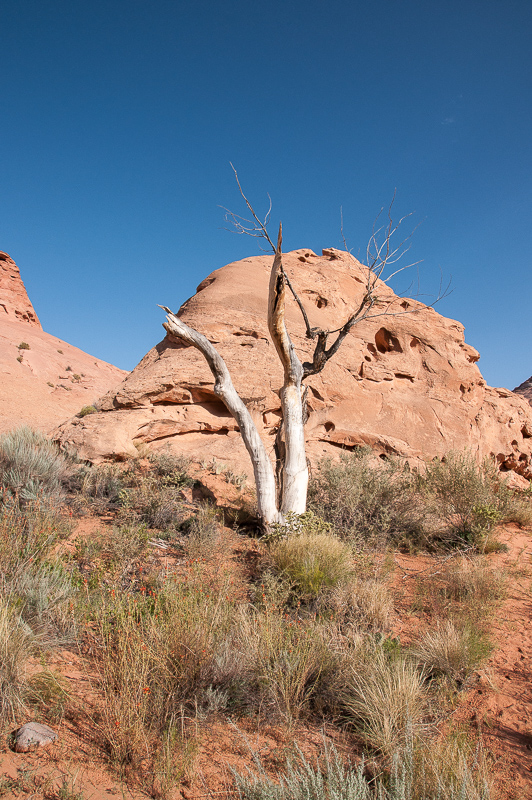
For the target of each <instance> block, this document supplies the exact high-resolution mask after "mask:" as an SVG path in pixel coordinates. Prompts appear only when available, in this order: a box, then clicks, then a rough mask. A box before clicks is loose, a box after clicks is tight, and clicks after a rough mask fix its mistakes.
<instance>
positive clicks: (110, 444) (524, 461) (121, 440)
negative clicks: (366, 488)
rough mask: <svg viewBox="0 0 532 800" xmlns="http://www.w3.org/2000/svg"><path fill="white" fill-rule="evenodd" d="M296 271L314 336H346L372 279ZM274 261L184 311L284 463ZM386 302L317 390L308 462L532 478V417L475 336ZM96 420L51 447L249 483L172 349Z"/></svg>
mask: <svg viewBox="0 0 532 800" xmlns="http://www.w3.org/2000/svg"><path fill="white" fill-rule="evenodd" d="M283 263H284V265H285V269H286V271H287V273H288V275H289V277H290V279H291V281H292V283H293V285H294V286H295V287H296V289H297V291H298V293H299V294H300V296H301V298H302V299H303V301H304V303H305V304H306V306H307V309H308V314H309V318H310V323H311V325H315V326H319V327H321V328H328V329H335V328H338V327H339V326H341V325H342V324H343V322H344V321H345V320H346V318H347V317H348V315H349V312H350V310H352V309H353V308H356V307H357V306H358V304H359V303H360V300H361V298H362V297H363V294H364V292H365V280H366V269H365V268H364V267H363V265H361V264H360V263H359V262H358V261H356V259H354V258H353V257H352V256H351V255H349V254H348V253H346V252H342V251H339V250H335V249H328V250H324V251H323V253H322V255H316V254H315V253H313V252H312V251H310V250H305V249H303V250H296V251H293V252H291V253H287V254H285V255H284V256H283ZM271 264H272V258H271V257H268V256H259V257H255V258H247V259H244V260H242V261H238V262H235V263H233V264H229V265H228V266H226V267H223V268H222V269H218V270H216V271H215V272H213V273H212V274H211V275H209V276H208V277H207V278H206V279H205V280H204V281H203V282H202V283H201V284H200V285H199V286H198V289H197V293H196V294H195V295H194V297H192V298H191V299H189V300H187V302H186V303H184V305H183V306H182V307H181V309H180V312H179V314H180V316H181V317H182V318H183V319H184V321H185V322H186V323H187V324H189V325H191V326H192V327H194V328H196V329H197V330H199V331H201V332H202V333H204V334H205V335H206V336H207V337H208V338H209V339H210V341H211V342H213V343H214V344H215V346H216V347H217V348H218V350H219V352H220V353H221V355H222V356H223V357H224V359H225V360H226V362H227V365H228V367H229V370H230V372H231V374H232V377H233V382H234V384H235V387H236V389H237V391H238V392H239V393H240V396H241V397H242V398H243V399H244V401H245V402H246V404H247V406H248V408H249V409H250V411H251V413H252V415H253V417H254V419H255V421H256V423H257V426H258V428H259V431H260V433H261V435H262V436H263V438H264V440H265V442H266V443H267V446H269V447H270V450H271V452H272V453H273V442H274V439H275V435H276V433H277V431H278V428H279V422H280V416H281V411H280V401H279V394H278V392H279V388H280V386H281V385H282V370H281V366H280V363H279V361H278V359H277V356H276V353H275V349H274V347H273V345H272V344H271V342H270V339H269V335H268V327H267V319H266V307H267V295H268V281H269V273H270V269H271ZM378 295H379V298H380V301H381V303H382V305H381V308H382V309H383V310H384V311H385V310H386V309H387V308H388V307H389V304H390V303H393V310H394V311H395V312H396V313H395V315H392V316H391V315H388V314H386V313H384V314H383V315H382V316H380V317H377V318H374V319H368V320H365V321H363V322H361V323H359V324H358V325H356V326H355V327H354V328H353V329H352V331H351V333H350V334H349V336H348V337H347V338H346V340H345V341H344V343H343V345H342V348H341V349H340V350H339V352H338V353H337V354H336V356H335V357H334V358H333V359H332V360H331V361H330V362H329V363H328V364H327V366H326V367H325V369H324V371H323V372H322V373H321V374H319V375H316V376H313V377H311V378H309V379H308V381H307V384H308V412H309V417H308V422H307V425H306V438H307V452H308V455H309V458H310V459H311V461H315V460H316V459H319V458H320V457H323V456H326V455H332V454H337V453H338V451H339V449H351V448H353V447H356V446H359V445H370V446H371V447H372V448H374V450H376V451H377V452H378V453H380V454H397V455H400V456H403V457H407V458H409V459H411V460H415V459H422V458H433V457H434V456H442V455H444V453H446V452H448V451H449V450H463V449H464V448H466V447H467V448H469V449H471V450H472V451H474V452H475V453H476V454H477V455H478V457H479V458H481V457H483V456H486V455H493V456H495V457H496V458H497V459H498V461H499V464H500V465H501V468H502V469H503V470H508V469H514V470H516V471H519V472H520V474H522V475H525V476H526V477H530V475H531V454H532V409H531V408H530V406H529V405H528V403H527V402H526V401H525V400H524V399H523V398H520V397H519V396H517V395H515V394H513V393H512V392H509V391H508V390H507V389H496V388H491V387H489V386H487V385H486V382H485V380H484V379H483V377H482V375H481V373H480V371H479V369H478V366H477V361H478V359H479V354H478V352H477V351H476V350H475V349H474V348H473V347H471V346H469V345H468V344H466V343H465V341H464V328H463V326H462V325H461V324H460V323H459V322H455V321H454V320H452V319H447V318H445V317H443V316H441V315H440V314H438V313H437V312H436V311H435V310H433V309H429V308H426V307H425V306H423V305H422V304H421V303H418V302H416V301H415V300H407V299H402V298H398V297H397V296H396V295H394V293H393V292H392V290H391V289H390V288H389V287H388V286H387V285H385V284H379V286H378ZM286 321H287V326H288V328H289V330H290V333H291V336H292V339H293V342H294V345H295V347H296V350H297V351H298V353H299V355H300V357H302V360H305V359H307V358H308V357H309V355H310V352H311V349H312V343H311V342H309V340H308V339H306V338H305V329H304V326H303V323H302V320H301V315H300V312H299V309H298V308H297V306H296V304H295V302H293V301H292V300H289V301H288V305H287V311H286ZM99 409H100V410H99V413H97V414H93V415H91V416H89V417H86V418H83V419H72V420H70V421H68V422H67V423H65V424H63V425H62V426H61V427H60V428H59V429H58V430H57V431H55V432H54V436H55V437H57V438H58V439H59V440H61V441H62V442H64V443H65V444H69V445H71V446H73V447H75V448H76V449H77V450H78V451H79V452H80V455H81V456H82V457H83V458H87V459H89V460H92V461H99V460H102V459H106V458H115V459H123V458H127V457H129V456H132V455H135V454H136V452H137V448H138V446H139V445H141V444H142V445H148V446H149V447H151V448H162V447H166V446H170V447H171V448H172V449H175V450H176V451H180V452H183V453H186V454H189V455H190V456H192V457H193V458H194V459H195V460H196V461H203V462H208V461H209V460H212V458H215V459H218V460H221V461H222V462H224V463H226V464H228V465H229V466H231V467H232V468H233V469H239V470H242V471H244V472H247V474H249V475H250V474H251V472H252V470H251V464H250V462H249V458H248V456H247V453H246V451H245V448H244V445H243V443H242V441H241V438H240V435H239V432H238V428H237V425H236V422H235V420H234V419H233V418H232V417H231V416H230V415H229V413H228V411H227V410H226V408H225V406H224V405H223V404H222V402H221V401H220V400H219V398H218V397H217V396H216V395H215V394H214V391H213V378H212V375H211V373H210V371H209V368H208V366H207V364H206V363H205V360H204V359H203V357H202V355H201V354H200V353H199V352H198V351H197V350H195V349H194V348H193V347H189V346H187V345H185V344H183V343H182V342H180V341H174V340H172V339H170V338H169V337H166V338H165V339H163V340H162V341H161V342H160V343H159V344H158V345H157V346H156V347H154V348H153V349H152V350H151V351H150V352H149V353H148V354H147V355H146V356H145V357H144V358H143V359H142V361H141V362H140V363H139V364H138V366H137V367H136V368H135V369H134V370H133V372H132V373H130V374H129V375H128V376H127V377H126V378H125V380H124V381H123V382H122V383H121V384H120V386H119V387H118V389H117V390H113V391H111V392H109V393H108V394H107V395H106V396H105V397H104V398H103V399H102V401H101V402H100V404H99Z"/></svg>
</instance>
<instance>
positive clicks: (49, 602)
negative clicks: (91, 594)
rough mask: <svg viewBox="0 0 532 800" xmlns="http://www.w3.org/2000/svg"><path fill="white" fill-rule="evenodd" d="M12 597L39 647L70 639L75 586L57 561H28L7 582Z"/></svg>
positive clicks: (72, 635) (61, 642) (74, 633)
mask: <svg viewBox="0 0 532 800" xmlns="http://www.w3.org/2000/svg"><path fill="white" fill-rule="evenodd" d="M9 593H10V599H11V601H12V602H13V603H14V604H15V605H16V607H17V610H18V612H19V614H20V617H21V619H22V620H23V621H24V622H25V623H26V625H27V626H28V627H29V628H30V629H31V631H32V633H33V634H34V636H35V638H36V641H37V642H38V644H39V647H41V648H42V647H51V646H55V645H65V644H68V643H71V642H72V641H74V639H75V635H76V620H75V618H74V616H73V614H72V613H71V610H72V607H73V602H72V600H73V597H74V595H75V588H74V586H73V584H72V580H71V577H70V575H69V574H68V573H67V572H66V571H65V570H64V568H63V567H62V566H61V565H60V564H53V565H52V564H46V563H41V564H37V565H33V564H30V565H29V567H28V568H27V569H25V570H24V571H20V570H19V571H18V573H17V574H16V575H14V576H13V578H12V580H11V581H10V582H9Z"/></svg>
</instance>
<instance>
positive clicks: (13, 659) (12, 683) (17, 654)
mask: <svg viewBox="0 0 532 800" xmlns="http://www.w3.org/2000/svg"><path fill="white" fill-rule="evenodd" d="M34 648H35V637H34V636H33V634H32V632H31V630H30V628H29V627H28V626H27V625H26V624H25V623H24V621H23V620H22V618H21V616H20V614H19V613H18V611H17V610H16V609H15V608H14V607H13V605H12V604H11V603H10V602H9V601H8V599H7V598H5V597H1V596H0V723H4V722H6V721H10V722H12V721H13V720H14V719H15V716H16V713H17V711H19V709H20V708H21V706H22V705H23V704H24V696H25V692H26V689H27V675H26V662H27V660H28V658H29V656H30V655H31V654H32V652H33V651H34Z"/></svg>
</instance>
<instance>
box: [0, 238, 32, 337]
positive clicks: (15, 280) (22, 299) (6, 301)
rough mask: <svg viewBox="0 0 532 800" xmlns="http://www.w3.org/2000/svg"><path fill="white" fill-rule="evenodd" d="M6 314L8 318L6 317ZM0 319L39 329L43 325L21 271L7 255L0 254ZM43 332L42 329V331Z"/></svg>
mask: <svg viewBox="0 0 532 800" xmlns="http://www.w3.org/2000/svg"><path fill="white" fill-rule="evenodd" d="M4 314H6V315H7V317H4ZM0 319H1V320H4V319H7V320H8V321H9V322H13V321H14V320H16V321H18V322H27V323H28V324H30V325H33V326H35V327H37V328H41V323H40V322H39V319H38V317H37V314H36V313H35V311H34V308H33V306H32V304H31V301H30V298H29V297H28V293H27V291H26V287H25V286H24V283H23V281H22V278H21V277H20V270H19V268H18V267H17V265H16V264H15V262H14V261H13V259H12V258H10V256H8V254H7V253H2V252H0ZM41 330H42V329H41Z"/></svg>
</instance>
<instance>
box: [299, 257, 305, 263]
mask: <svg viewBox="0 0 532 800" xmlns="http://www.w3.org/2000/svg"><path fill="white" fill-rule="evenodd" d="M298 259H299V261H303V262H305V261H306V260H307V259H306V258H305V256H298Z"/></svg>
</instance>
